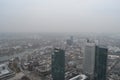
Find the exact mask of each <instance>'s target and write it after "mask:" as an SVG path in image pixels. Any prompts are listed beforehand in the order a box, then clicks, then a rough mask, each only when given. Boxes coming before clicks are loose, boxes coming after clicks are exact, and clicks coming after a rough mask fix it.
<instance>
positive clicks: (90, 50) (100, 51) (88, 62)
mask: <svg viewBox="0 0 120 80" xmlns="http://www.w3.org/2000/svg"><path fill="white" fill-rule="evenodd" d="M106 66H107V49H106V48H102V47H100V46H96V45H95V43H87V45H86V47H85V54H84V64H83V71H84V73H85V74H87V75H89V76H90V78H91V79H92V80H106V68H107V67H106Z"/></svg>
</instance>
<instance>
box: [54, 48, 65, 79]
mask: <svg viewBox="0 0 120 80" xmlns="http://www.w3.org/2000/svg"><path fill="white" fill-rule="evenodd" d="M52 78H53V80H64V79H65V51H64V50H62V49H57V48H55V49H54V52H53V53H52Z"/></svg>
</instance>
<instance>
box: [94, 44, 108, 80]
mask: <svg viewBox="0 0 120 80" xmlns="http://www.w3.org/2000/svg"><path fill="white" fill-rule="evenodd" d="M107 51H108V50H107V49H106V48H103V47H98V46H96V54H95V68H94V80H106V69H107Z"/></svg>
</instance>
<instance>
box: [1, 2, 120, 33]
mask: <svg viewBox="0 0 120 80" xmlns="http://www.w3.org/2000/svg"><path fill="white" fill-rule="evenodd" d="M0 32H100V33H102V32H120V1H119V0H0Z"/></svg>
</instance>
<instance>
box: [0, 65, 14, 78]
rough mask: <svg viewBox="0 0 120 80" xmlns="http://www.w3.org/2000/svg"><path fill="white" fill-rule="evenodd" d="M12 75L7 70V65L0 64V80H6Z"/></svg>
mask: <svg viewBox="0 0 120 80" xmlns="http://www.w3.org/2000/svg"><path fill="white" fill-rule="evenodd" d="M13 75H14V73H13V72H12V71H11V70H10V69H9V67H8V65H7V64H0V80H6V79H8V78H10V77H12V76H13Z"/></svg>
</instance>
